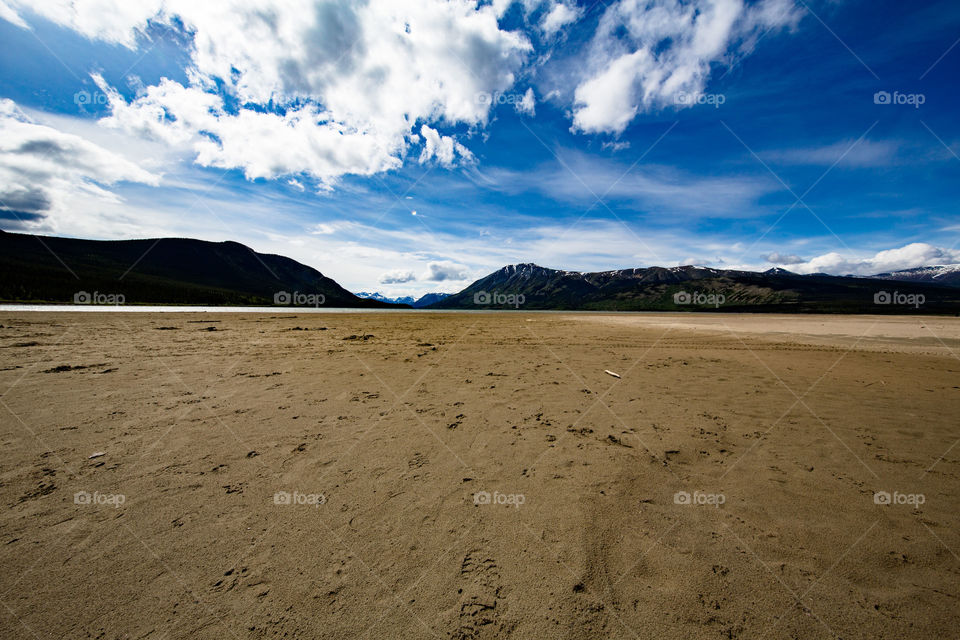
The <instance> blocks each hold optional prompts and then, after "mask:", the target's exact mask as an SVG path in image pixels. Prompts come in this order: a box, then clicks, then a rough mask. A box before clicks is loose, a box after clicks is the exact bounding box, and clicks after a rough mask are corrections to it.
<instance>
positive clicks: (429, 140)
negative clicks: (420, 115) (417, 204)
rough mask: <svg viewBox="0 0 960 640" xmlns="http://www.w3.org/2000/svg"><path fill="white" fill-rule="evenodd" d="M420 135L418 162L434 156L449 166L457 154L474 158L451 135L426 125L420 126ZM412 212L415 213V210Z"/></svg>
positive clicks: (462, 157)
mask: <svg viewBox="0 0 960 640" xmlns="http://www.w3.org/2000/svg"><path fill="white" fill-rule="evenodd" d="M420 136H421V137H422V138H423V151H421V152H420V160H419V162H420V164H424V163H425V162H428V161H429V160H430V159H431V158H436V160H437V162H438V163H439V164H441V165H443V166H444V167H448V168H449V167H452V166H453V165H454V164H455V160H456V157H457V156H459V157H460V158H461V159H463V160H464V161H466V162H473V160H474V158H473V154H472V153H470V150H469V149H467V148H466V147H464V146H463V145H462V144H460V143H459V142H457V141H456V140H455V139H454V138H453V137H452V136H442V135H440V133H439V132H438V131H437V130H436V129H431V128H430V127H428V126H427V125H423V126H422V127H420ZM413 213H414V215H416V211H414V212H413Z"/></svg>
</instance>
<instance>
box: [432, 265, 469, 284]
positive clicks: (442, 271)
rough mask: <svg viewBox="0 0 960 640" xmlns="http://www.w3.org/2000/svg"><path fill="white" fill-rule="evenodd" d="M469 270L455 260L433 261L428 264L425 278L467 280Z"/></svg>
mask: <svg viewBox="0 0 960 640" xmlns="http://www.w3.org/2000/svg"><path fill="white" fill-rule="evenodd" d="M468 277H469V270H468V269H467V268H466V267H464V266H463V265H460V264H457V263H455V262H431V263H430V264H428V265H427V273H426V274H425V275H424V276H423V278H422V279H423V280H427V281H430V282H444V281H445V280H466V279H467V278H468Z"/></svg>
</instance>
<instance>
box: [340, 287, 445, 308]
mask: <svg viewBox="0 0 960 640" xmlns="http://www.w3.org/2000/svg"><path fill="white" fill-rule="evenodd" d="M354 295H356V296H357V297H358V298H367V299H368V300H379V301H380V302H389V303H391V304H408V305H410V306H411V307H413V308H414V309H420V308H421V307H425V306H427V305H430V304H433V303H434V302H439V301H440V300H443V299H444V298H446V297H447V296H449V295H450V294H449V293H425V294H423V295H422V296H420V297H419V298H414V297H413V296H400V297H398V298H388V297H387V296H385V295H383V294H382V293H380V292H379V291H373V292H370V291H358V292H357V293H355V294H354Z"/></svg>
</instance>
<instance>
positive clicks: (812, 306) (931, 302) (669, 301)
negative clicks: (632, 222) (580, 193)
mask: <svg viewBox="0 0 960 640" xmlns="http://www.w3.org/2000/svg"><path fill="white" fill-rule="evenodd" d="M915 271H916V270H912V272H911V273H909V274H906V275H905V277H908V278H913V280H912V281H909V280H908V281H897V282H892V281H891V280H893V279H894V278H896V277H897V276H896V274H884V275H885V277H884V278H858V277H852V276H832V275H826V274H813V275H798V274H795V273H791V272H789V271H787V270H785V269H770V270H769V271H766V272H763V273H757V272H753V271H736V270H723V269H712V268H708V267H695V266H683V267H670V268H665V267H648V268H643V269H620V270H616V271H600V272H595V273H582V272H578V271H561V270H557V269H548V268H545V267H541V266H539V265H536V264H517V265H509V266H506V267H503V268H502V269H500V270H498V271H495V272H494V273H491V274H490V275H488V276H486V277H484V278H481V279H480V280H477V281H476V282H474V283H473V284H471V285H470V286H469V287H467V288H466V289H464V290H463V291H461V292H460V293H457V294H455V295H452V296H449V297H448V298H445V299H443V300H441V301H440V302H437V303H435V304H433V305H431V306H430V308H431V309H510V308H514V309H521V308H523V309H569V310H593V311H668V310H669V311H678V310H680V311H682V310H697V311H703V310H719V311H741V312H747V311H776V312H823V313H909V312H923V313H956V312H958V311H960V287H958V286H956V284H953V283H952V282H951V281H949V280H940V279H935V275H936V274H938V273H941V272H942V271H929V272H924V273H921V274H917V273H913V272H915ZM891 276H892V277H891Z"/></svg>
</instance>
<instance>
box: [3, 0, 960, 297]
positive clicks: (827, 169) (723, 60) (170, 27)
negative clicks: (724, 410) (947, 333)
mask: <svg viewBox="0 0 960 640" xmlns="http://www.w3.org/2000/svg"><path fill="white" fill-rule="evenodd" d="M31 4H32V3H28V2H20V1H19V0H5V1H4V0H0V40H2V41H3V42H4V46H3V47H2V48H0V100H2V102H0V127H2V135H0V227H2V228H4V229H7V230H26V231H30V232H33V233H40V234H56V235H67V236H76V237H90V238H104V239H107V238H130V237H156V236H161V235H162V236H186V237H197V238H204V239H209V240H228V239H229V240H237V241H240V242H243V243H245V244H247V245H249V246H251V247H252V248H254V249H255V250H257V251H263V252H270V253H280V254H284V255H289V256H291V257H293V258H295V259H298V260H300V261H302V262H305V263H307V264H310V265H311V266H314V267H316V268H318V269H320V270H321V271H322V272H323V273H324V274H326V275H329V276H331V277H333V278H334V279H336V280H337V281H339V282H340V283H341V284H343V285H344V286H346V287H347V288H349V289H351V290H354V291H359V290H367V291H372V290H379V291H382V292H384V293H386V294H392V295H405V294H420V293H425V292H428V291H448V292H452V291H457V290H460V289H462V288H463V287H464V286H466V285H467V284H469V282H471V281H472V280H474V279H476V278H478V277H482V276H483V275H485V274H486V273H489V272H490V271H492V270H494V269H497V268H499V267H501V266H503V265H505V264H510V263H516V262H537V263H538V264H542V265H544V266H549V267H554V268H565V269H571V270H604V269H614V268H625V267H637V266H650V265H663V266H673V265H677V264H690V263H694V264H704V265H709V266H715V267H721V268H749V269H760V270H762V269H767V268H770V267H771V266H774V265H777V266H782V267H785V268H788V269H791V270H794V271H799V272H815V271H825V272H830V273H859V274H869V273H877V272H881V271H887V270H892V269H898V268H910V267H914V266H920V265H926V264H944V263H956V262H960V249H958V246H960V217H958V213H960V212H958V198H957V196H958V192H960V189H958V185H960V180H958V178H960V157H958V156H960V132H958V119H957V117H956V114H957V113H958V109H957V105H958V104H960V89H958V83H957V80H958V78H960V44H958V41H960V5H957V4H956V3H955V2H950V1H943V2H915V3H903V2H896V1H882V0H881V1H872V2H866V1H863V2H857V1H847V2H840V1H821V2H806V3H804V2H793V1H790V0H764V1H761V2H741V1H739V0H712V1H708V0H689V1H679V0H643V1H641V0H601V1H599V2H593V1H586V2H573V0H517V1H515V2H511V1H510V0H495V1H494V2H492V3H491V2H486V1H485V2H480V3H477V2H470V1H467V0H450V1H447V0H420V1H417V2H413V1H411V2H406V1H404V0H370V1H369V2H348V3H342V2H319V1H315V0H296V1H293V0H291V1H290V2H276V3H273V2H266V1H263V0H261V1H258V2H237V3H235V4H234V6H233V7H232V8H231V9H230V10H229V12H227V11H226V10H225V9H223V8H217V7H207V6H202V3H195V2H193V3H190V2H186V1H185V0H166V1H161V0H142V1H137V2H133V1H130V2H119V1H118V2H117V3H116V6H115V7H114V8H113V10H103V8H102V6H103V4H104V3H92V2H90V3H87V2H75V3H70V2H67V1H66V0H50V1H49V2H45V3H42V4H40V3H37V4H38V7H31V6H30V5H31ZM105 4H107V5H109V4H110V2H106V3H105ZM198 4H200V5H201V6H199V7H197V6H194V5H198ZM41 7H42V8H41ZM888 98H889V99H888Z"/></svg>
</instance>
